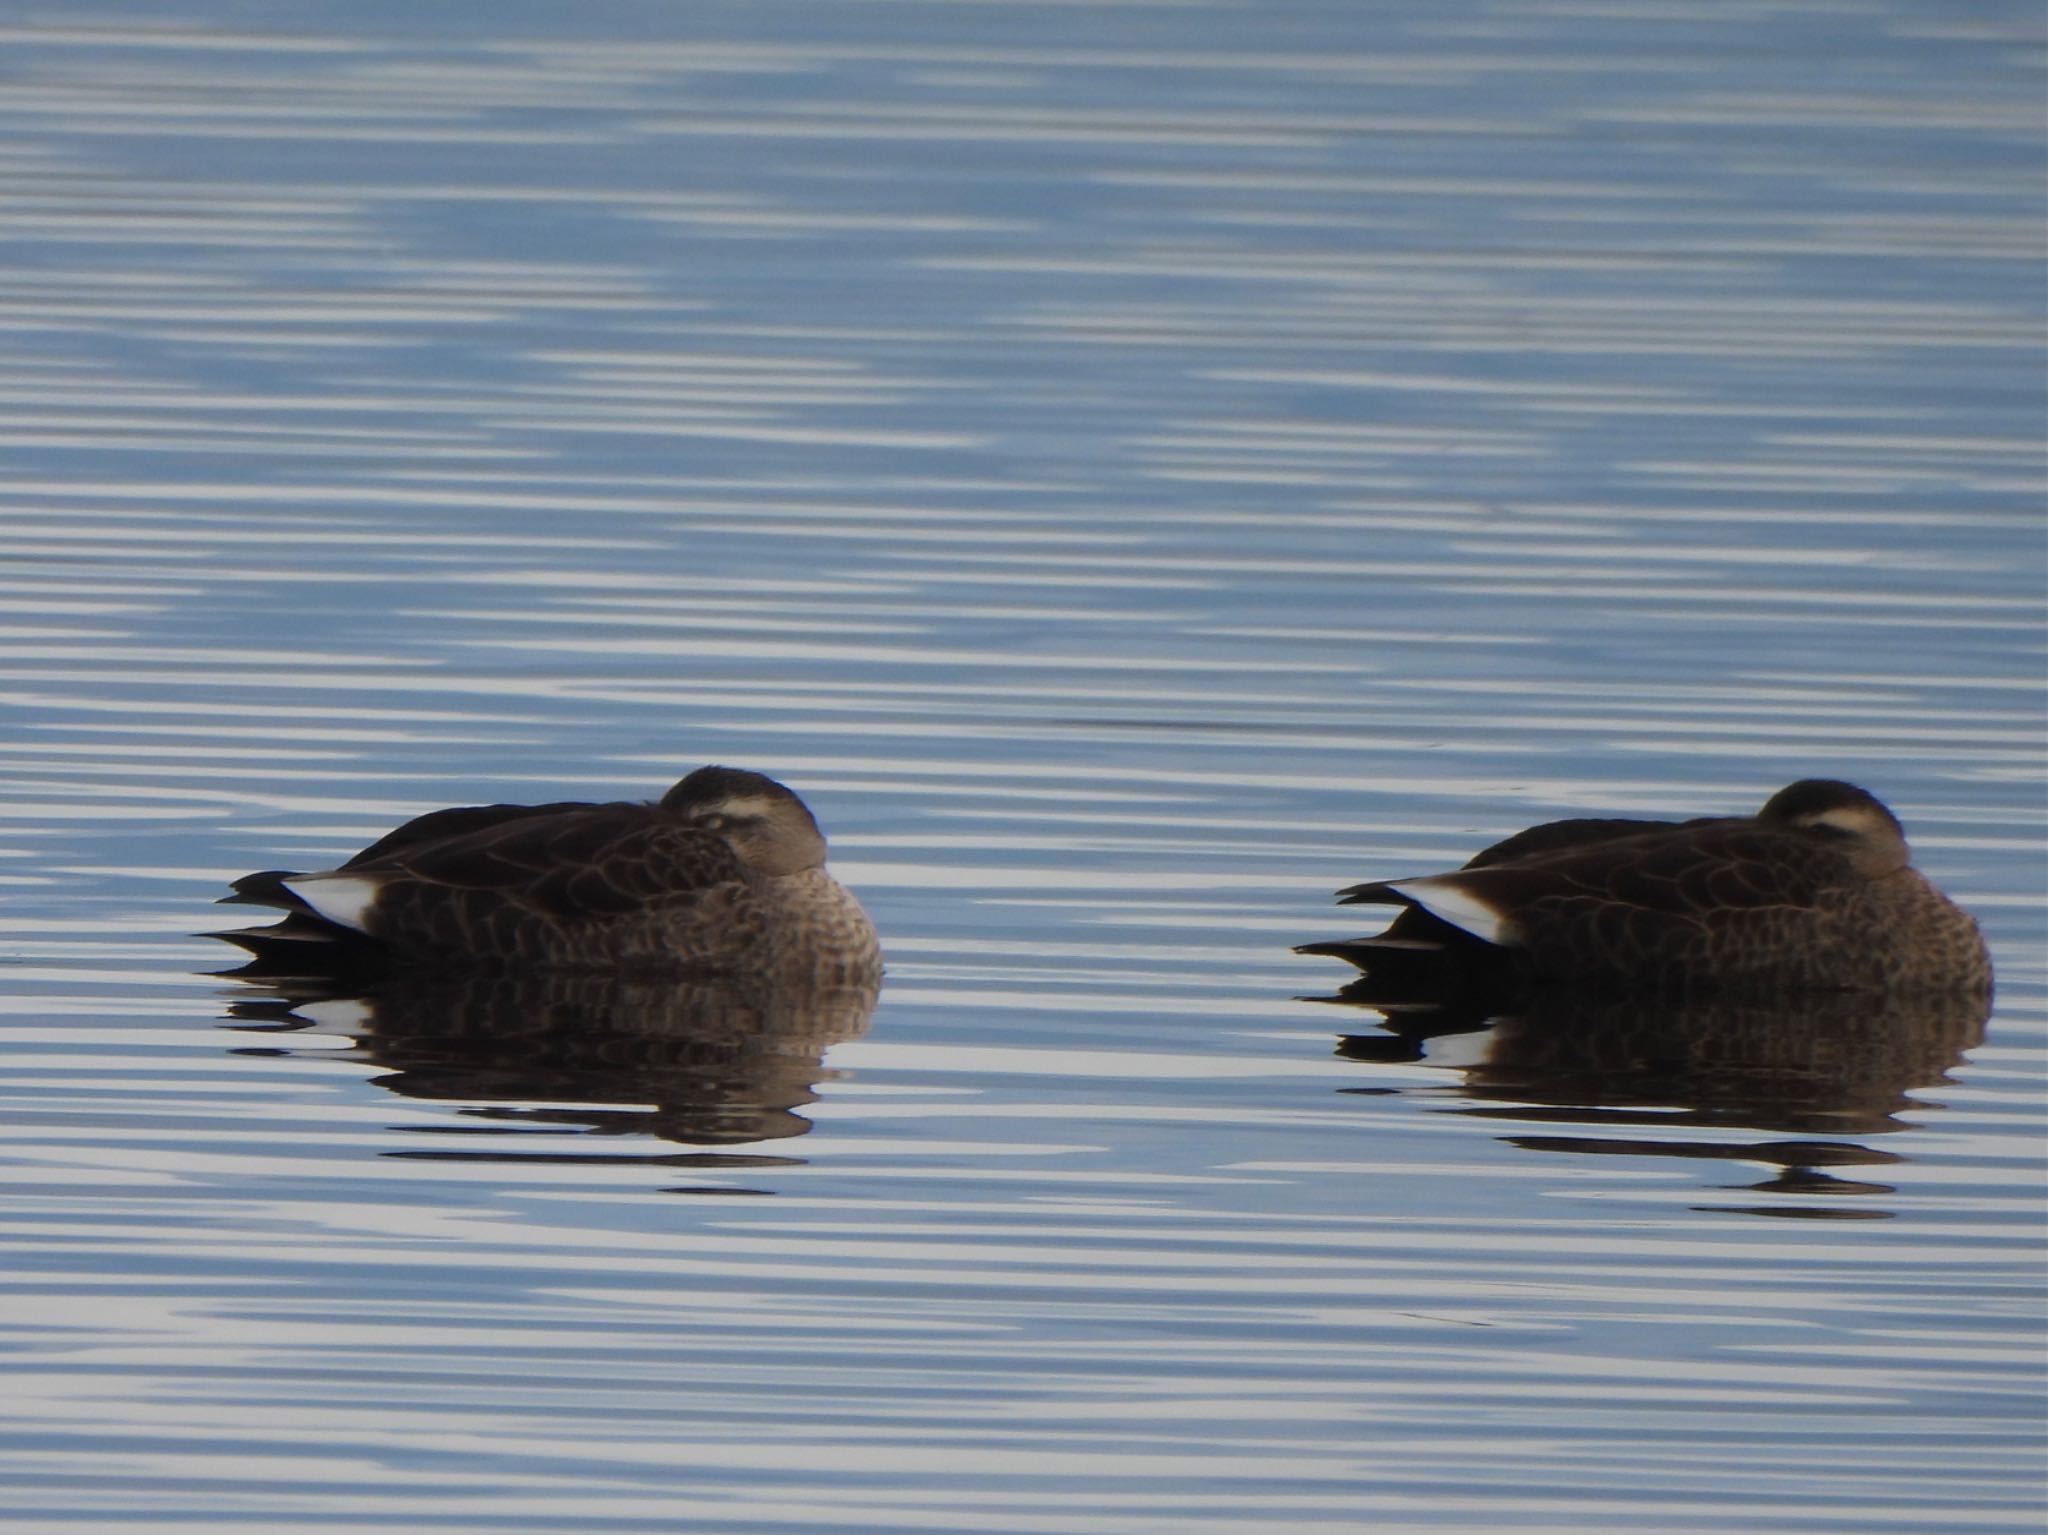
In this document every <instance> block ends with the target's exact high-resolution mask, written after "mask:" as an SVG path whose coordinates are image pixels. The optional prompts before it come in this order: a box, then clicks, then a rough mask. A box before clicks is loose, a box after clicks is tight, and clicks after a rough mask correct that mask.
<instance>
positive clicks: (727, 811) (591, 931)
mask: <svg viewBox="0 0 2048 1535" xmlns="http://www.w3.org/2000/svg"><path fill="white" fill-rule="evenodd" d="M824 865H825V838H824V836H823V834H821V833H820V832H819V830H818V823H817V822H816V821H815V820H813V819H812V818H811V813H810V811H809V810H808V809H807V808H805V805H804V802H803V801H802V800H800V799H798V798H797V797H796V795H794V794H792V793H791V792H790V791H789V790H788V789H786V788H784V787H783V786H782V785H781V784H779V783H777V782H775V780H774V779H772V778H766V777H763V776H762V775H761V774H759V773H750V772H746V771H743V770H741V769H739V768H729V767H704V768H699V769H698V770H697V771H696V772H694V773H692V774H690V776H689V777H687V778H685V779H683V781H682V782H681V783H678V784H677V785H676V786H675V787H674V788H673V789H671V790H669V791H668V793H667V794H665V795H663V796H662V798H661V799H660V800H659V801H656V802H653V803H647V802H638V803H626V802H619V803H613V804H602V805H594V804H582V803H560V804H551V805H476V806H468V807H463V808H460V809H452V810H436V811H433V812H431V813H430V814H427V815H423V816H419V817H417V818H416V819H414V820H411V821H407V822H406V823H405V824H404V825H403V826H400V827H399V828H398V829H397V830H396V831H393V832H390V833H388V834H387V835H385V836H383V837H380V838H379V839H378V840H377V841H375V842H373V843H371V844H370V845H369V846H368V847H366V848H364V849H363V850H362V851H361V852H360V853H357V854H356V855H355V856H354V857H353V858H351V859H349V860H348V861H347V862H346V863H344V864H342V865H341V866H340V867H339V868H334V869H324V870H321V871H319V872H317V873H311V874H293V873H287V872H284V871H280V870H269V871H266V872H264V873H261V874H250V875H245V876H244V877H243V878H241V879H238V880H236V881H235V883H234V887H233V888H234V894H233V895H229V896H224V897H222V900H223V901H224V902H228V903H243V904H247V905H253V906H267V907H271V908H274V909H275V910H278V911H281V912H282V913H284V915H283V917H282V918H281V919H280V920H279V921H277V922H274V923H272V924H270V925H269V926H266V927H253V928H241V929H237V930H235V931H232V932H225V933H218V934H215V935H214V936H216V937H220V938H225V939H227V940H228V941H229V942H230V943H235V944H239V945H240V946H241V947H243V948H245V949H247V950H249V951H250V953H251V954H252V955H253V956H254V958H253V959H252V960H251V961H250V962H249V964H248V965H246V966H244V967H243V969H242V970H240V971H237V972H235V974H237V975H239V976H243V977H246V978H249V979H261V978H270V977H278V976H290V975H334V974H341V973H349V974H356V975H366V974H372V973H382V972H387V971H394V970H406V969H413V970H419V969H443V968H451V967H452V968H470V967H473V968H481V969H493V970H504V971H544V970H583V971H606V972H623V973H635V974H646V975H673V976H678V977H684V976H742V975H759V976H765V977H769V978H775V977H778V976H782V975H785V974H790V973H794V972H798V971H801V972H803V973H804V974H805V975H807V976H811V975H823V974H830V975H831V976H832V977H833V978H835V979H844V980H846V981H849V982H858V981H860V980H863V979H869V978H873V977H875V976H878V975H879V974H880V971H881V955H880V950H879V948H878V946H877V944H876V941H875V931H874V928H873V927H872V926H871V925H870V924H869V922H868V919H867V914H866V913H865V912H863V911H862V910H861V908H860V903H859V902H858V901H856V900H855V899H854V898H853V896H852V895H851V894H850V893H848V892H847V890H846V889H845V888H844V887H842V886H841V885H840V884H839V882H838V881H837V880H835V879H833V878H832V876H831V875H829V874H827V873H826V872H825V867H824Z"/></svg>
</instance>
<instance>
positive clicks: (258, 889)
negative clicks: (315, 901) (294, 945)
mask: <svg viewBox="0 0 2048 1535" xmlns="http://www.w3.org/2000/svg"><path fill="white" fill-rule="evenodd" d="M298 877H299V876H298V874H297V873H296V872H295V871H293V870H290V869H265V870H264V871H263V872H262V873H260V874H244V875H243V876H242V877H241V878H240V879H238V880H236V881H235V882H234V884H233V885H231V886H229V888H230V889H231V890H233V891H234V892H235V893H234V894H233V895H224V896H222V897H221V898H220V899H219V900H218V901H216V902H215V903H214V904H215V905H217V906H274V907H276V908H277V909H278V910H280V911H295V912H305V913H309V914H310V913H311V911H312V909H313V908H312V907H310V906H308V905H307V904H306V903H305V902H304V901H303V900H301V899H300V898H299V897H298V896H297V895H295V894H293V893H292V892H291V891H290V890H289V889H287V888H286V887H285V881H286V880H288V879H297V878H298Z"/></svg>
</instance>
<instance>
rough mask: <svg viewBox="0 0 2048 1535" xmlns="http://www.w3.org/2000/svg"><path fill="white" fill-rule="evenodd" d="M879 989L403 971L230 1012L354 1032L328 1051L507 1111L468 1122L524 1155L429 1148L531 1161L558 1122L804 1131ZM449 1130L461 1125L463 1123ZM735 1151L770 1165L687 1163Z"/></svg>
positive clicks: (694, 1139) (710, 1136) (240, 1017)
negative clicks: (804, 1111)
mask: <svg viewBox="0 0 2048 1535" xmlns="http://www.w3.org/2000/svg"><path fill="white" fill-rule="evenodd" d="M877 990H878V986H877V984H876V982H875V981H874V980H869V981H866V982H856V983H843V982H830V983H827V984H823V985H812V984H801V985H787V984H784V985H777V986H774V987H771V988H766V989H763V988H758V987H751V986H747V985H743V984H735V983H732V982H725V981H716V980H696V981H662V980H631V979H620V978H615V977H600V976H587V975H561V974H547V973H539V974H525V975H519V974H514V975H496V976H485V975H475V974H470V975H463V974H455V975H448V976H442V977H438V978H435V977H426V976H398V977H392V978H389V979H387V980H386V981H384V982H382V983H380V984H379V985H378V986H376V987H375V988H373V989H368V990H362V991H357V992H355V993H353V994H351V995H327V996H320V995H311V994H308V993H307V992H306V991H305V989H304V988H303V987H295V988H292V989H290V990H285V991H277V992H273V994H272V995H269V996H264V997H256V996H251V997H245V998H238V999H236V1000H235V1001H233V1002H231V1003H230V1005H229V1010H230V1013H231V1015H232V1016H233V1017H234V1018H235V1019H236V1020H237V1021H238V1022H239V1023H240V1024H242V1025H243V1026H244V1027H255V1028H261V1029H266V1030H271V1031H277V1032H285V1033H291V1032H299V1031H313V1032H317V1033H318V1034H320V1035H322V1036H325V1037H329V1038H331V1037H332V1036H333V1035H335V1034H342V1035H345V1036H346V1037H348V1038H349V1039H350V1040H351V1041H352V1044H351V1046H350V1047H349V1048H347V1049H346V1050H342V1051H334V1050H331V1049H324V1048H323V1049H321V1050H320V1051H319V1053H320V1055H321V1056H322V1057H323V1058H327V1059H336V1058H339V1059H342V1060H354V1061H361V1062H364V1063H366V1064H369V1065H372V1066H378V1067H382V1068H384V1069H385V1070H386V1071H387V1072H388V1073H389V1074H388V1075H385V1076H380V1077H378V1078H376V1079H375V1081H376V1082H377V1084H378V1085H379V1086H381V1087H385V1088H388V1089H389V1090H391V1091H392V1092H395V1093H399V1094H401V1095H403V1096H405V1097H409V1098H424V1099H434V1100H438V1101H446V1102H456V1103H466V1104H471V1105H502V1107H497V1108H475V1109H473V1111H472V1115H471V1118H472V1120H473V1121H477V1120H481V1121H484V1122H487V1123H488V1124H490V1125H493V1126H495V1127H497V1128H498V1129H499V1130H501V1131H503V1132H504V1133H507V1134H510V1133H512V1132H514V1131H518V1132H520V1133H521V1135H522V1139H521V1140H520V1141H519V1143H518V1147H517V1149H514V1148H513V1147H511V1146H502V1147H497V1148H494V1149H492V1150H489V1151H484V1150H477V1151H470V1152H455V1151H445V1152H436V1153H425V1152H422V1153H418V1154H419V1155H438V1156H448V1157H452V1156H469V1157H486V1158H491V1159H508V1158H516V1159H519V1160H528V1159H530V1158H531V1157H532V1156H533V1154H534V1153H533V1142H532V1140H531V1139H530V1138H527V1137H530V1136H531V1135H532V1134H534V1133H535V1132H537V1131H540V1130H544V1129H549V1128H552V1129H555V1130H556V1131H558V1132H560V1133H576V1132H581V1133H584V1134H596V1135H612V1136H622V1135H653V1136H657V1137H659V1138H661V1139H663V1140H668V1141H676V1142H680V1143H683V1144H685V1145H692V1146H735V1145H740V1144H744V1143H747V1142H756V1141H770V1140H781V1139H786V1138H788V1137H791V1136H798V1135H802V1134H804V1133H806V1132H807V1131H808V1130H809V1129H810V1128H811V1126H810V1121H809V1120H807V1119H805V1118H804V1117H803V1115H801V1114H800V1113H798V1112H797V1111H798V1110H799V1109H801V1108H803V1107H804V1106H805V1105H806V1104H809V1103H812V1102H814V1101H816V1099H817V1096H818V1095H817V1092H816V1090H815V1089H816V1087H817V1084H819V1083H820V1082H824V1081H828V1080H830V1079H831V1078H832V1077H833V1075H834V1073H833V1072H832V1071H831V1070H830V1068H828V1067H827V1066H826V1065H825V1064H824V1061H823V1056H824V1052H825V1050H826V1048H827V1047H828V1046H830V1045H833V1044H836V1043H839V1042H841V1041H843V1040H848V1039H855V1038H858V1037H859V1036H860V1035H861V1034H863V1033H864V1032H866V1029H867V1025H868V1018H869V1015H870V1014H871V1013H872V1012H873V1011H874V1006H875V997H876V993H877ZM542 1105H546V1106H545V1107H543V1106H542ZM628 1105H630V1107H628ZM482 1128H483V1126H482V1125H477V1126H476V1128H475V1129H473V1130H472V1131H471V1133H477V1131H478V1130H481V1129H482ZM442 1133H446V1134H455V1133H461V1132H459V1131H458V1130H456V1129H455V1127H452V1126H451V1127H449V1128H448V1129H447V1130H445V1131H443V1132H442ZM580 1155H582V1154H579V1156H580ZM630 1160H635V1161H652V1162H664V1161H666V1162H671V1163H675V1162H677V1161H678V1160H679V1159H677V1158H675V1157H672V1156H671V1157H663V1156H652V1157H644V1158H643V1157H633V1158H630ZM735 1160H738V1161H739V1162H743V1163H748V1164H755V1165H757V1164H758V1162H759V1161H760V1159H758V1158H740V1159H734V1158H732V1157H722V1158H717V1159H715V1163H714V1162H713V1161H712V1160H708V1159H705V1158H701V1157H700V1158H695V1159H687V1160H686V1165H687V1164H688V1163H689V1162H694V1164H695V1165H734V1163H735Z"/></svg>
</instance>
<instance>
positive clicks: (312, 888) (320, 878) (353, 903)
mask: <svg viewBox="0 0 2048 1535" xmlns="http://www.w3.org/2000/svg"><path fill="white" fill-rule="evenodd" d="M283 884H284V888H285V889H287V890H289V891H290V892H291V893H292V894H293V895H295V896H297V897H298V898H299V899H300V900H302V901H304V902H305V903H306V904H307V905H308V906H310V907H312V908H313V910H314V911H315V912H316V913H317V914H318V915H320V916H322V917H325V918H326V919H327V920H328V921H329V922H332V923H333V924H334V925H335V926H336V927H347V928H353V929H354V930H355V931H356V932H358V933H367V932H369V929H368V928H367V927H365V926H363V918H364V917H365V916H366V915H367V914H368V913H369V910H370V908H371V907H372V906H375V905H376V904H377V897H378V895H379V894H380V893H382V891H383V889H384V887H383V885H381V884H380V883H378V881H376V880H374V879H365V878H363V877H362V876H360V875H356V874H302V875H300V876H299V877H298V878H296V879H288V880H285V881H284V882H283Z"/></svg>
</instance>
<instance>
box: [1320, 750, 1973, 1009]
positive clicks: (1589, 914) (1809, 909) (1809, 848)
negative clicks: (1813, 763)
mask: <svg viewBox="0 0 2048 1535" xmlns="http://www.w3.org/2000/svg"><path fill="white" fill-rule="evenodd" d="M1911 858H1912V855H1911V853H1910V852H1909V851H1908V849H1907V847H1906V837H1905V832H1904V831H1903V829H1902V828H1901V827H1900V825H1899V822H1898V819H1897V817H1895V816H1894V815H1893V814H1892V813H1891V811H1889V810H1887V809H1886V808H1885V807H1884V805H1882V804H1881V803H1879V801H1878V800H1877V799H1876V798H1874V797H1873V796H1872V795H1870V794H1868V793H1866V792H1865V791H1864V790H1862V789H1859V788H1857V787H1855V786H1854V785H1853V784H1846V783H1839V782H1836V781H1834V780H1831V779H1806V780H1803V781H1802V782H1799V783H1795V784H1793V785H1791V786H1790V787H1789V788H1786V789H1782V790H1780V791H1779V792H1778V793H1776V794H1774V795H1773V796H1771V798H1770V800H1769V802H1768V803H1766V804H1765V805H1764V807H1763V809H1762V810H1760V811H1758V812H1757V813H1756V815H1754V816H1736V817H1727V818H1712V819H1703V820H1696V821H1637V820H1582V821H1552V822H1550V823H1548V824H1546V825H1542V826H1536V827H1532V828H1531V829H1530V830H1528V831H1525V832H1520V833H1518V834H1517V835H1515V836H1512V837H1510V838H1508V839H1507V840H1506V841H1505V842H1500V843H1497V844H1495V845H1494V846H1492V847H1490V848H1487V849H1486V850H1485V851H1484V852H1482V853H1480V854H1479V855H1478V856H1477V857H1475V858H1474V859H1473V860H1472V861H1471V862H1470V863H1468V864H1466V865H1465V866H1464V867H1463V868H1462V869H1458V870H1455V871H1453V872H1451V873H1445V874H1428V875H1423V876H1421V877H1419V878H1414V879H1393V880H1382V881H1376V882H1373V883H1368V884H1363V885H1353V886H1352V887H1350V888H1349V889H1347V890H1341V891H1339V892H1338V896H1339V898H1340V900H1341V901H1342V902H1343V903H1344V904H1347V905H1351V904H1365V905H1381V906H1398V907H1401V908H1402V911H1401V913H1400V915H1399V916H1397V917H1396V918H1395V919H1394V922H1393V925H1392V926H1391V927H1389V928H1388V929H1387V930H1386V931H1385V932H1383V933H1381V934H1380V935H1378V936H1377V937H1373V938H1351V939H1343V940H1339V941H1336V942H1331V943H1312V944H1305V945H1303V946H1302V947H1301V948H1300V949H1299V950H1298V952H1300V953H1303V954H1329V955H1334V956H1336V957H1337V958H1339V959H1343V960H1348V961H1349V962H1350V963H1352V964H1354V965H1357V966H1358V967H1359V968H1360V969H1361V970H1363V971H1365V972H1366V976H1365V982H1366V983H1371V982H1383V983H1384V984H1385V986H1386V989H1387V991H1388V994H1389V995H1390V996H1394V995H1398V994H1402V993H1409V994H1416V995H1421V994H1427V993H1430V992H1432V991H1435V990H1439V989H1441V988H1443V987H1446V986H1478V985H1486V986H1493V985H1501V984H1506V985H1521V984H1526V983H1530V982H1537V983H1559V984H1566V985H1583V986H1587V987H1598V988H1603V989H1607V990H1615V989H1623V990H1683V991H1721V992H1727V991H1747V992H1752V993H1760V992H1767V991H1771V992H1777V991H1796V990H1815V991H1863V992H1917V993H1923V994H1932V993H1946V994H1958V993H1980V994H1983V995H1986V996H1988V994H1989V992H1990V987H1991V960H1990V956H1989V955H1988V954H1987V953H1986V951H1985V948H1984V940H1983V938H1982V936H1981V935H1980V934H1979V933H1978V931H1977V924H1976V923H1975V922H1974V921H1972V920H1971V918H1970V917H1969V915H1968V914H1967V913H1965V912H1964V911H1962V910H1961V909H1960V908H1959V907H1957V906H1956V905H1955V904H1954V903H1952V902H1951V901H1950V900H1949V899H1948V897H1946V896H1945V895H1943V894H1942V893H1941V892H1940V891H1939V890H1937V889H1935V888H1934V886H1933V885H1931V884H1929V883H1928V881H1927V880H1926V878H1925V877H1924V876H1922V875H1921V874H1920V872H1919V871H1918V870H1916V869H1915V868H1913V867H1912V862H1911ZM1360 984H1362V983H1360V982H1354V983H1353V985H1352V987H1351V988H1347V991H1350V990H1356V989H1357V988H1358V986H1359V985H1360Z"/></svg>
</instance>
